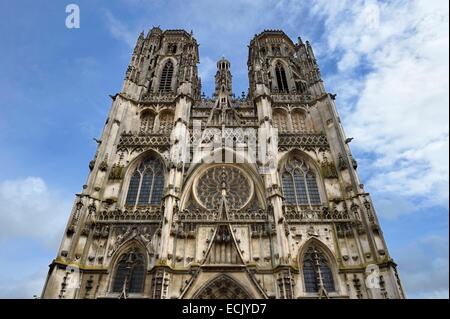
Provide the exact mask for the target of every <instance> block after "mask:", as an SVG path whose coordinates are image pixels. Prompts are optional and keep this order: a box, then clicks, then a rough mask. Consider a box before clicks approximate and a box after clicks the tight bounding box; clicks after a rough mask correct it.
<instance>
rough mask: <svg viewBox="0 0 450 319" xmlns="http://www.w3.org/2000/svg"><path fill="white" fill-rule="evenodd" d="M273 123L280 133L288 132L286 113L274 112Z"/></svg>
mask: <svg viewBox="0 0 450 319" xmlns="http://www.w3.org/2000/svg"><path fill="white" fill-rule="evenodd" d="M272 123H273V126H274V127H276V128H277V129H278V133H285V132H287V128H288V124H287V115H286V112H285V111H282V110H279V109H278V110H274V112H273V115H272Z"/></svg>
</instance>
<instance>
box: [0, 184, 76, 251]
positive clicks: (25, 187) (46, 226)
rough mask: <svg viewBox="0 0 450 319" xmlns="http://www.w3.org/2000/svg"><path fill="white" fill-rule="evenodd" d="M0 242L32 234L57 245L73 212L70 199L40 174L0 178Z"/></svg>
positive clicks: (42, 241) (34, 237)
mask: <svg viewBox="0 0 450 319" xmlns="http://www.w3.org/2000/svg"><path fill="white" fill-rule="evenodd" d="M0 203H2V204H1V205H0V243H1V242H2V241H3V240H6V239H10V238H15V237H22V238H32V239H36V240H38V241H39V242H41V243H43V244H45V245H47V246H51V247H53V248H54V249H56V247H57V245H58V244H59V241H60V240H61V238H62V232H63V230H64V226H65V224H66V222H67V219H68V217H69V214H70V207H71V202H70V201H69V200H66V199H64V198H62V195H61V193H60V192H59V191H57V190H54V189H49V188H48V187H47V185H46V183H45V182H44V180H42V178H40V177H27V178H25V179H17V180H6V181H3V182H0Z"/></svg>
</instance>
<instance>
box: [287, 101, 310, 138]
mask: <svg viewBox="0 0 450 319" xmlns="http://www.w3.org/2000/svg"><path fill="white" fill-rule="evenodd" d="M294 112H300V113H303V116H304V118H305V128H306V132H313V131H315V129H314V123H313V121H312V118H311V114H310V113H309V111H308V110H307V109H305V108H304V107H301V106H295V107H293V108H292V109H291V117H292V114H293V113H294Z"/></svg>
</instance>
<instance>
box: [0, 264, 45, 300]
mask: <svg viewBox="0 0 450 319" xmlns="http://www.w3.org/2000/svg"><path fill="white" fill-rule="evenodd" d="M35 266H36V267H42V265H41V264H36V265H35ZM46 275H47V269H45V268H42V271H40V272H36V273H33V274H31V275H27V276H24V277H23V278H20V279H11V278H10V279H8V280H1V281H0V298H6V299H9V298H14V299H16V298H21V299H31V298H36V297H38V298H39V297H40V294H41V292H42V290H43V288H44V284H45V280H46Z"/></svg>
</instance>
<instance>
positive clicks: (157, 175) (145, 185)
mask: <svg viewBox="0 0 450 319" xmlns="http://www.w3.org/2000/svg"><path fill="white" fill-rule="evenodd" d="M163 191H164V170H163V165H162V163H161V162H160V161H159V160H157V159H154V158H151V157H150V158H146V159H145V160H143V161H142V162H141V163H140V164H139V165H138V167H137V168H136V171H135V172H134V173H133V175H132V176H131V179H130V186H129V187H128V193H127V199H126V204H127V205H128V206H135V205H136V204H137V205H139V206H145V205H159V204H160V202H161V199H162V195H163Z"/></svg>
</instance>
